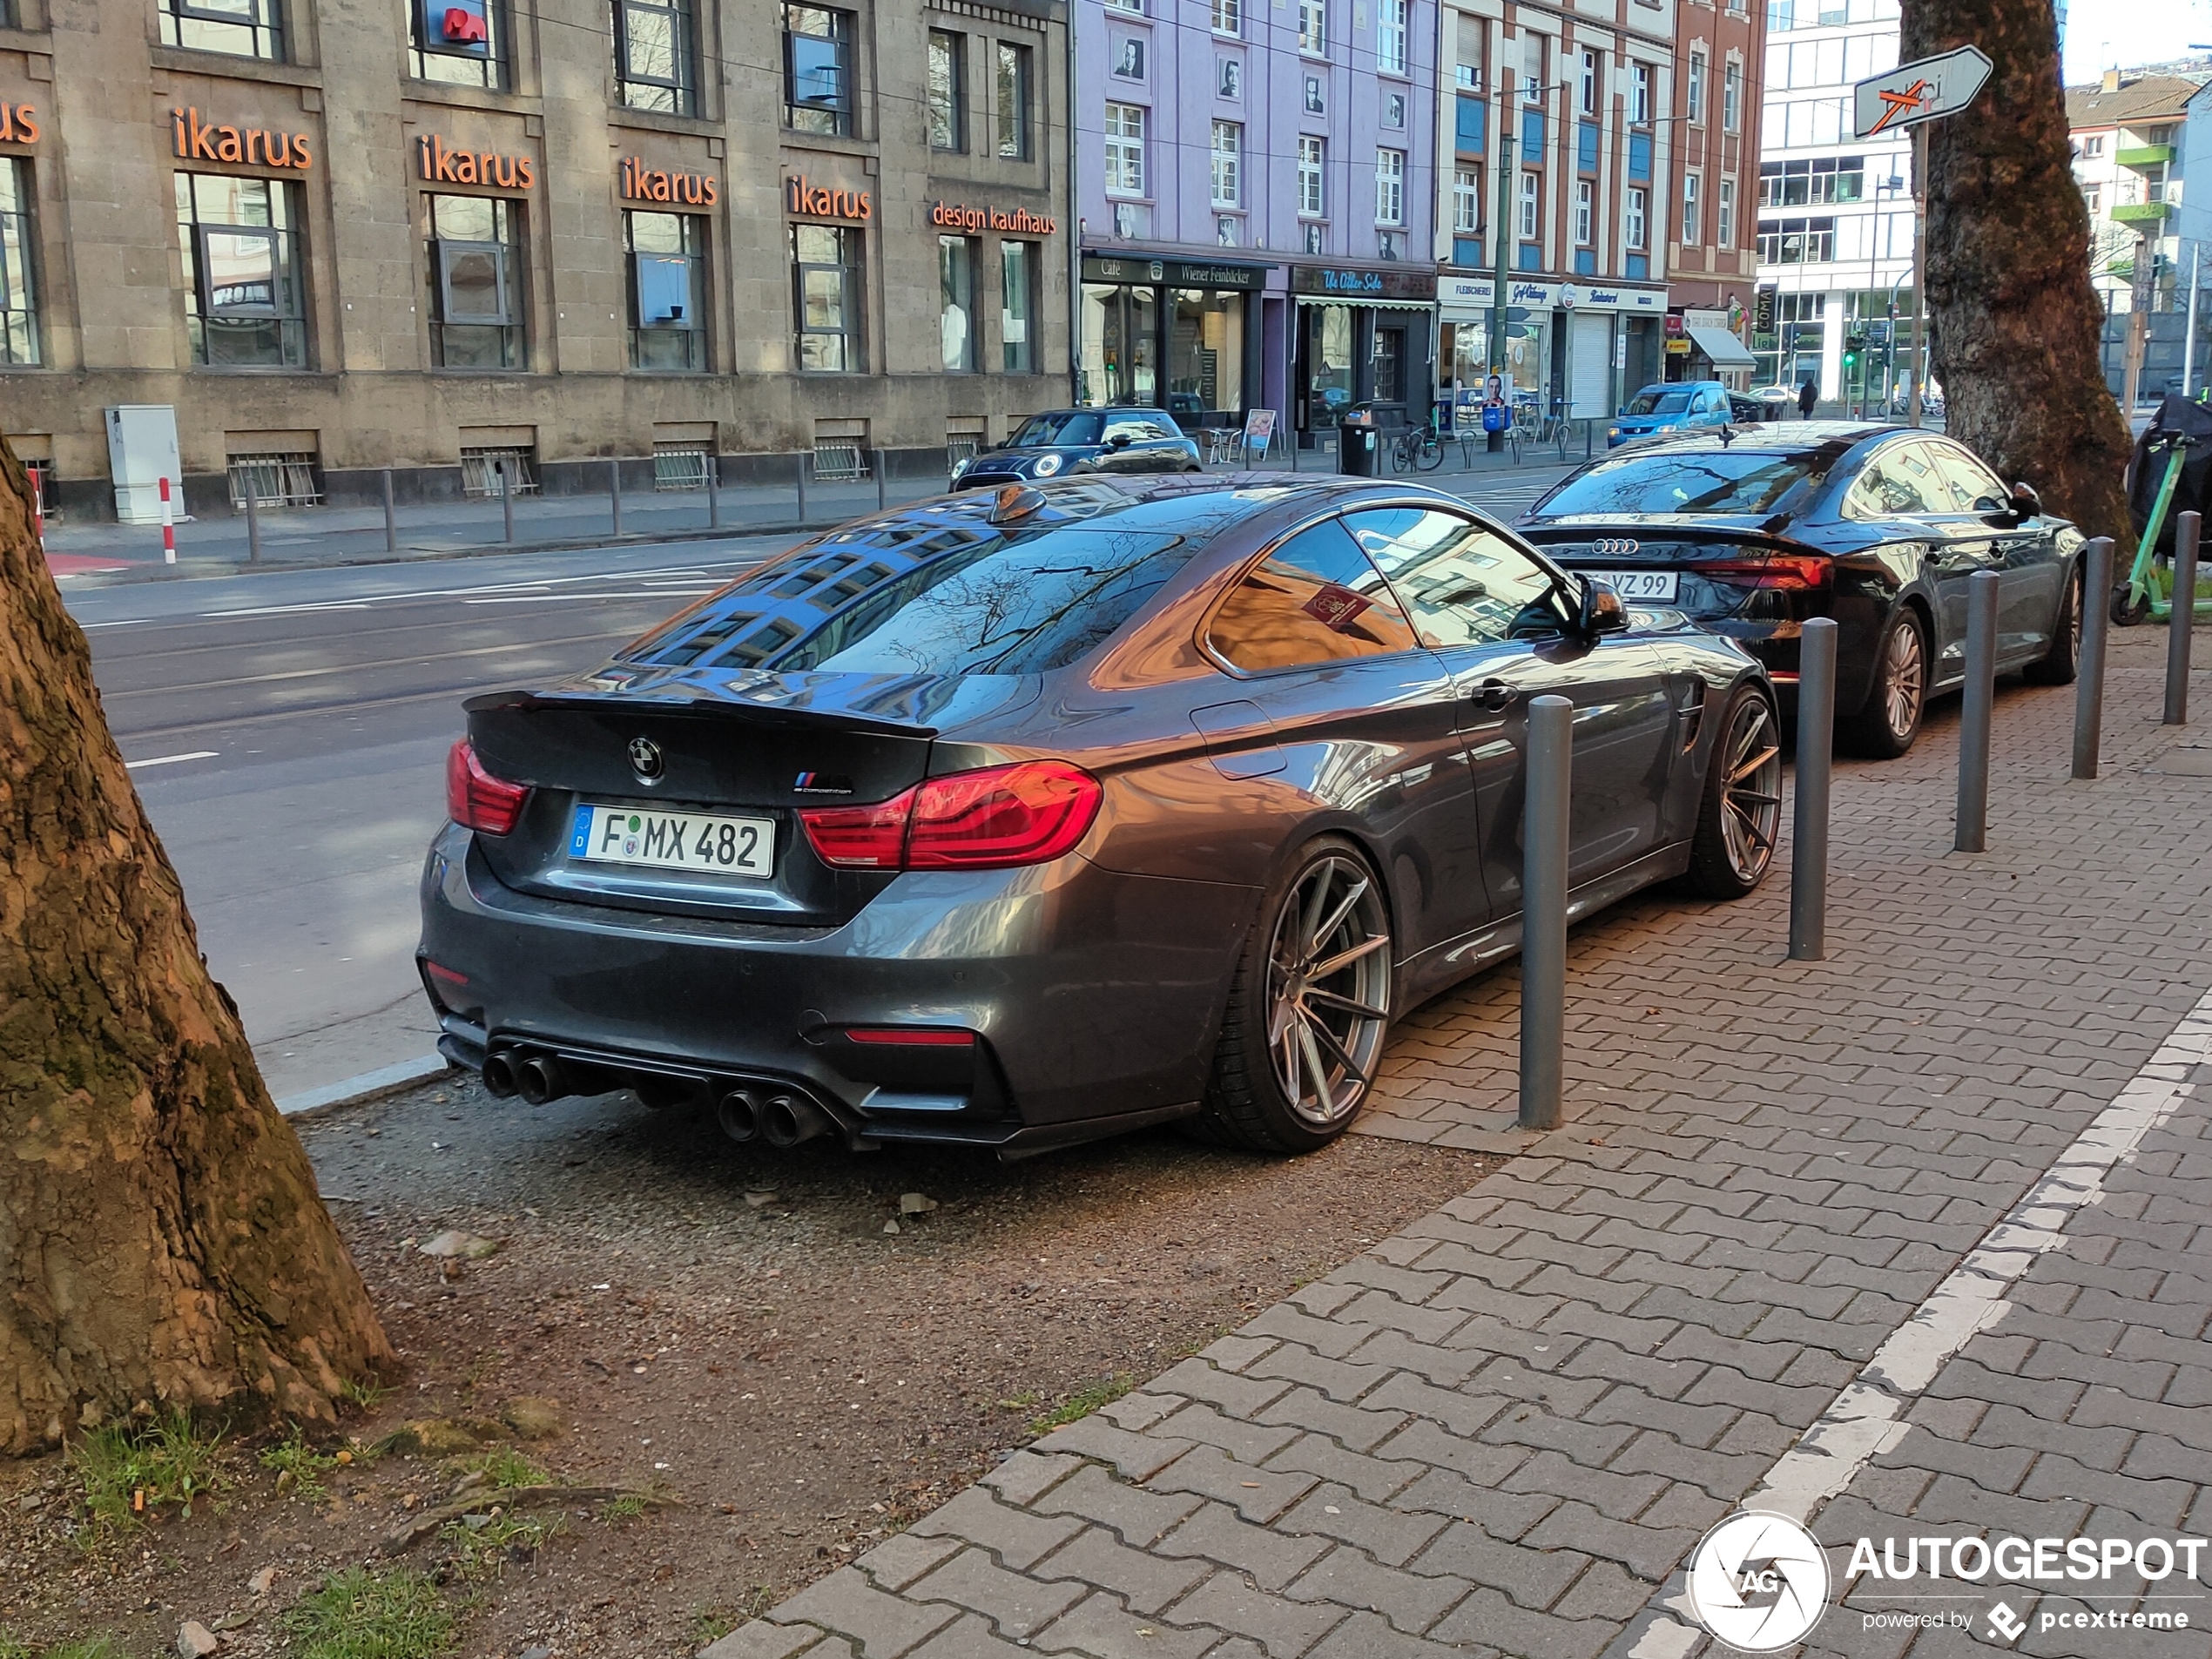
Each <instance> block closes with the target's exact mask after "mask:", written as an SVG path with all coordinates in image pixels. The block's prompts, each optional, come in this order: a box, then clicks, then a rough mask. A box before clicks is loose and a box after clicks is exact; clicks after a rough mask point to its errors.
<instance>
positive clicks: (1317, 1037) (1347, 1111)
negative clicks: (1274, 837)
mask: <svg viewBox="0 0 2212 1659" xmlns="http://www.w3.org/2000/svg"><path fill="white" fill-rule="evenodd" d="M1390 975H1391V957H1390V929H1389V917H1388V914H1387V913H1386V910H1385V909H1384V907H1383V902H1382V895H1381V894H1380V893H1379V892H1378V891H1377V890H1376V887H1375V883H1374V878H1373V877H1372V876H1371V875H1370V874H1369V873H1367V871H1366V868H1365V867H1363V866H1362V865H1360V864H1359V862H1358V861H1357V860H1353V859H1352V858H1349V857H1346V856H1344V855H1342V854H1339V853H1325V854H1324V855H1323V856H1321V857H1319V858H1318V859H1316V860H1313V862H1312V864H1310V865H1308V866H1307V867H1305V870H1304V871H1303V872H1302V873H1300V874H1299V876H1298V880H1297V881H1296V882H1295V883H1293V884H1292V886H1291V890H1290V892H1289V894H1286V895H1285V898H1284V900H1283V907H1282V910H1281V912H1280V913H1279V914H1278V916H1277V917H1276V920H1275V933H1274V936H1273V938H1272V939H1271V941H1269V944H1268V951H1267V1049H1268V1055H1269V1057H1270V1059H1271V1062H1272V1063H1273V1066H1274V1069H1275V1082H1276V1085H1277V1087H1278V1088H1279V1089H1281V1090H1282V1091H1283V1098H1284V1100H1285V1102H1287V1103H1289V1105H1290V1107H1291V1110H1293V1111H1294V1112H1296V1113H1297V1114H1298V1116H1300V1117H1301V1118H1304V1119H1305V1121H1306V1122H1307V1123H1312V1124H1314V1125H1316V1126H1317V1127H1320V1128H1328V1127H1331V1126H1332V1125H1334V1124H1336V1123H1341V1122H1342V1121H1343V1120H1344V1119H1345V1118H1347V1117H1349V1116H1352V1113H1353V1112H1355V1111H1357V1110H1358V1109H1359V1103H1360V1102H1361V1101H1362V1100H1364V1099H1365V1098H1366V1093H1367V1089H1368V1088H1369V1087H1370V1085H1371V1084H1372V1082H1373V1079H1374V1075H1375V1063H1376V1061H1377V1059H1378V1058H1379V1055H1380V1054H1381V1051H1382V1042H1383V1035H1384V1033H1385V1031H1386V1029H1387V1028H1388V1027H1389V1024H1390Z"/></svg>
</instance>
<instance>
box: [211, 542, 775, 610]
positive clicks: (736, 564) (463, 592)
mask: <svg viewBox="0 0 2212 1659" xmlns="http://www.w3.org/2000/svg"><path fill="white" fill-rule="evenodd" d="M760 563H765V556H763V557H762V558H758V559H733V560H732V561H731V562H730V563H728V564H707V565H700V564H671V565H657V566H655V567H653V568H651V569H650V570H595V571H590V572H588V573H586V574H584V575H582V576H564V577H544V578H543V579H542V580H539V581H534V582H485V583H474V584H472V585H470V586H468V587H461V588H423V589H417V590H406V591H403V592H395V593H376V594H368V595H365V596H364V597H361V598H359V599H314V600H302V601H300V602H299V603H297V604H282V605H253V606H248V607H246V608H243V609H239V610H203V611H201V612H200V613H199V615H200V617H202V618H204V619H206V620H209V621H227V620H230V619H233V618H235V617H282V616H289V615H293V614H295V613H299V612H305V611H315V610H368V608H369V607H370V606H372V605H380V604H407V603H410V602H414V601H417V600H423V599H469V598H473V597H476V596H478V595H482V594H502V593H513V594H535V595H549V594H550V590H552V589H556V588H563V587H571V588H583V587H588V586H593V585H603V584H604V583H618V582H644V581H648V580H650V579H651V578H653V577H661V578H664V579H666V580H671V581H687V582H696V583H709V584H710V586H709V587H708V588H707V591H709V592H711V591H712V590H713V589H714V588H717V587H720V586H721V585H722V584H723V583H725V582H726V581H727V580H728V579H729V577H730V575H732V574H734V573H735V572H736V571H738V570H746V569H750V568H751V567H752V566H753V565H756V564H760ZM574 597H577V598H597V597H601V596H600V595H598V594H597V593H578V594H577V595H575V596H574Z"/></svg>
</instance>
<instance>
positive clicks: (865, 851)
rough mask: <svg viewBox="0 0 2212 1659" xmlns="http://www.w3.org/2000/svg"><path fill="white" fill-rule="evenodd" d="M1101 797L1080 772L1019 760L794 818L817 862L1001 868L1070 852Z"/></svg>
mask: <svg viewBox="0 0 2212 1659" xmlns="http://www.w3.org/2000/svg"><path fill="white" fill-rule="evenodd" d="M1103 795H1104V792H1103V790H1102V789H1101V788H1100V787H1099V784H1098V779H1096V778H1094V777H1092V776H1091V775H1090V774H1089V772H1085V771H1084V770H1083V769H1082V767H1080V766H1073V765H1069V764H1068V763H1067V762H1066V761H1064V760H1024V761H1022V762H1019V763H1018V764H1016V765H1010V766H984V767H981V768H978V769H977V770H975V771H974V772H952V773H949V774H948V775H947V776H945V777H942V778H931V779H925V780H924V781H923V782H921V783H918V784H916V785H915V786H914V787H913V788H911V789H909V790H907V791H906V792H905V793H903V794H900V795H895V796H894V797H893V798H892V799H889V800H887V801H879V802H877V803H876V804H875V805H873V806H809V807H805V808H802V809H801V810H800V812H799V822H800V823H801V824H802V825H803V826H805V827H806V839H807V840H808V841H809V842H811V843H812V844H813V848H814V853H815V856H817V857H818V858H819V859H820V860H822V862H823V863H825V864H833V865H840V866H843V867H847V868H861V869H877V870H1001V869H1006V868H1008V867H1012V866H1015V865H1022V864H1046V863H1049V862H1050V861H1051V860H1054V859H1056V858H1058V857H1060V856H1061V855H1062V853H1067V852H1069V851H1070V850H1072V849H1073V848H1074V846H1076V843H1077V842H1078V841H1080V840H1082V838H1083V836H1084V835H1085V834H1086V833H1089V829H1090V826H1091V822H1092V820H1093V819H1096V817H1097V816H1098V806H1099V802H1100V801H1101V799H1103Z"/></svg>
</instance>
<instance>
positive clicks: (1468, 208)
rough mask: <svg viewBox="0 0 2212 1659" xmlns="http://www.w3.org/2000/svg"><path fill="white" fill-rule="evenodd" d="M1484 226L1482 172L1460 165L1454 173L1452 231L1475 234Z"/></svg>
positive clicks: (1468, 234)
mask: <svg viewBox="0 0 2212 1659" xmlns="http://www.w3.org/2000/svg"><path fill="white" fill-rule="evenodd" d="M1481 228H1482V174H1481V173H1480V172H1479V171H1478V170H1476V169H1475V168H1473V167H1460V168H1457V169H1455V170H1454V171H1453V174H1452V233H1453V235H1455V236H1473V235H1474V234H1475V233H1478V232H1479V231H1480V230H1481Z"/></svg>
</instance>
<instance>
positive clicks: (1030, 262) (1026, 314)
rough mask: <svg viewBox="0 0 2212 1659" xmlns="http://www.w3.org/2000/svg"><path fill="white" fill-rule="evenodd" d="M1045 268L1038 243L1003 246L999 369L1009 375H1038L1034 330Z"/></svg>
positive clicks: (1001, 248) (1000, 286) (1005, 243)
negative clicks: (1040, 277)
mask: <svg viewBox="0 0 2212 1659" xmlns="http://www.w3.org/2000/svg"><path fill="white" fill-rule="evenodd" d="M1043 266H1044V260H1043V253H1042V248H1041V247H1040V246H1039V245H1038V244H1036V243H1035V242H1001V243H1000V244H999V367H1000V368H1002V369H1004V370H1005V371H1006V372H1007V373H1008V374H1035V373H1036V372H1037V342H1036V341H1035V340H1034V339H1033V338H1031V335H1030V328H1031V326H1032V324H1033V323H1034V322H1035V318H1036V314H1037V274H1038V273H1039V272H1040V271H1042V269H1043Z"/></svg>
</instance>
